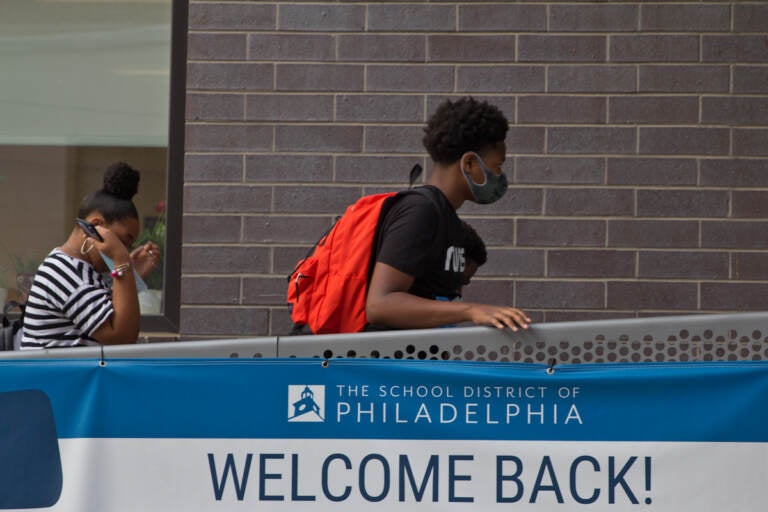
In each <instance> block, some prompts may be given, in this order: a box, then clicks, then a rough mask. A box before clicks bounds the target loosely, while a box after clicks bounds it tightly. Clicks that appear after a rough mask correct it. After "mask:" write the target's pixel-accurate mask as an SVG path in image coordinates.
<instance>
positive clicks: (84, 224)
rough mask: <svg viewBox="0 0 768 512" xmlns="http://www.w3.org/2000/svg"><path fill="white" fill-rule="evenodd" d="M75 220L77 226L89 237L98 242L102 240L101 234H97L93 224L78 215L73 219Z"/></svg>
mask: <svg viewBox="0 0 768 512" xmlns="http://www.w3.org/2000/svg"><path fill="white" fill-rule="evenodd" d="M75 222H76V223H77V225H78V226H80V229H82V230H83V231H84V232H85V234H86V235H88V236H90V237H91V238H95V239H96V240H98V241H99V242H103V241H104V239H103V238H101V235H100V234H99V232H98V231H96V228H95V227H94V226H93V224H91V223H90V222H88V221H87V220H83V219H81V218H79V217H78V218H76V219H75Z"/></svg>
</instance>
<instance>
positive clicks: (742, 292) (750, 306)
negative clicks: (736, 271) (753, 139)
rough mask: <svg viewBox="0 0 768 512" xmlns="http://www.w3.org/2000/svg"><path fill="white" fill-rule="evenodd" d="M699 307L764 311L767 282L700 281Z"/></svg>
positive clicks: (766, 307)
mask: <svg viewBox="0 0 768 512" xmlns="http://www.w3.org/2000/svg"><path fill="white" fill-rule="evenodd" d="M701 308H702V309H710V310H721V311H738V312H743V311H765V310H766V309H768V284H765V283H702V284H701Z"/></svg>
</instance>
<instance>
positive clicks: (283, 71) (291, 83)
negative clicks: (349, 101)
mask: <svg viewBox="0 0 768 512" xmlns="http://www.w3.org/2000/svg"><path fill="white" fill-rule="evenodd" d="M276 84H277V90H279V91H329V92H339V91H362V90H363V66H361V65H353V64H278V65H277V69H276Z"/></svg>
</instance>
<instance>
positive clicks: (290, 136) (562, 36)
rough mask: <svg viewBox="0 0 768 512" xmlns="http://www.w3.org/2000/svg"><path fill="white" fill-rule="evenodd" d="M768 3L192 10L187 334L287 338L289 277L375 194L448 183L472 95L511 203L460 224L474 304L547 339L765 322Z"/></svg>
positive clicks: (287, 5)
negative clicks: (479, 102)
mask: <svg viewBox="0 0 768 512" xmlns="http://www.w3.org/2000/svg"><path fill="white" fill-rule="evenodd" d="M766 27H768V4H766V3H765V2H746V1H745V2H742V1H740V2H722V1H714V2H713V1H696V2H693V1H691V2H683V1H681V2H660V3H650V2H616V3H611V2H588V1H572V2H545V1H529V2H514V3H513V2H502V3H492V2H483V1H473V2H453V1H446V2H441V1H432V2H418V1H411V2H401V1H398V2H389V1H379V2H363V1H361V2H343V1H342V2H322V1H312V2H298V1H286V2H279V1H278V2H232V1H227V2H209V1H200V2H199V1H191V2H190V5H189V39H188V85H187V131H186V163H185V189H184V234H183V240H184V242H183V264H182V311H181V313H182V314H181V318H182V325H181V330H182V334H184V335H265V334H282V333H285V332H286V331H287V329H288V316H287V312H286V310H285V307H284V292H285V275H286V274H287V273H288V272H289V271H290V270H291V268H292V266H293V264H294V263H295V261H296V260H297V259H299V258H300V257H301V256H303V255H304V253H305V252H306V250H307V247H309V246H311V245H312V244H313V243H314V241H315V240H316V239H317V237H318V236H319V235H320V234H321V233H322V232H323V231H324V230H325V229H326V228H327V227H328V226H329V225H330V224H331V222H332V219H333V218H334V216H335V215H337V214H338V213H340V212H341V211H343V209H344V208H345V206H346V205H347V204H348V203H350V202H352V201H353V200H354V199H356V198H357V197H359V196H360V195H362V194H367V193H371V192H377V191H381V190H391V189H397V188H400V187H402V186H404V184H405V183H406V181H407V174H408V171H409V169H410V167H411V166H412V164H413V163H415V162H421V163H422V164H424V165H425V168H429V162H428V160H427V158H426V155H425V153H424V151H423V148H422V147H421V143H420V139H421V127H422V125H423V123H424V121H425V120H426V118H427V116H428V115H429V113H430V112H432V111H433V110H434V108H435V106H436V105H437V104H438V103H439V102H440V101H441V100H443V99H444V98H447V97H457V96H461V95H466V94H471V95H474V96H476V97H480V98H484V99H489V100H491V101H492V102H494V103H496V104H497V105H499V106H500V107H501V108H502V110H503V111H504V112H505V113H506V114H507V116H508V117H509V119H510V124H511V127H510V133H509V137H508V140H507V143H508V147H509V157H510V158H509V159H508V162H509V165H508V168H507V170H508V174H509V176H510V178H511V189H510V191H509V193H508V194H507V195H506V196H505V197H504V198H503V200H501V201H500V202H499V203H497V204H495V205H493V206H491V207H478V206H476V205H466V206H465V207H463V208H462V209H461V211H460V212H459V213H460V215H462V216H463V217H464V218H466V219H468V220H469V221H470V222H471V223H472V224H473V225H474V226H475V227H476V228H477V230H478V231H479V233H480V234H481V236H483V238H484V239H485V240H486V242H487V244H488V245H489V249H490V261H489V263H488V264H487V265H486V266H485V267H484V268H483V269H481V272H480V277H479V278H478V279H476V280H475V282H474V283H473V284H472V285H471V286H470V287H469V289H468V293H467V295H468V298H469V299H474V300H485V301H489V302H496V303H509V304H514V305H516V306H518V307H521V308H524V309H526V310H527V311H528V312H530V313H531V315H532V316H533V317H534V318H535V319H536V320H538V321H558V320H579V319H589V318H613V317H628V316H638V315H658V314H669V313H690V312H715V311H742V310H757V309H766V308H768V256H766V254H765V249H766V248H768V220H766V216H767V214H768V34H766V30H767V29H766Z"/></svg>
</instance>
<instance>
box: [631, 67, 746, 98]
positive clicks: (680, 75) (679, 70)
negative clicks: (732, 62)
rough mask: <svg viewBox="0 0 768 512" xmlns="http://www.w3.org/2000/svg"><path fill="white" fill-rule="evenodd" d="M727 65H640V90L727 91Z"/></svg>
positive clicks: (728, 74) (728, 71)
mask: <svg viewBox="0 0 768 512" xmlns="http://www.w3.org/2000/svg"><path fill="white" fill-rule="evenodd" d="M730 80H731V79H730V69H729V68H728V66H716V65H714V66H700V65H694V64H682V65H681V64H670V65H643V66H640V92H663V93H673V92H674V93H684V92H728V90H729V89H730V86H731V82H730Z"/></svg>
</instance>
